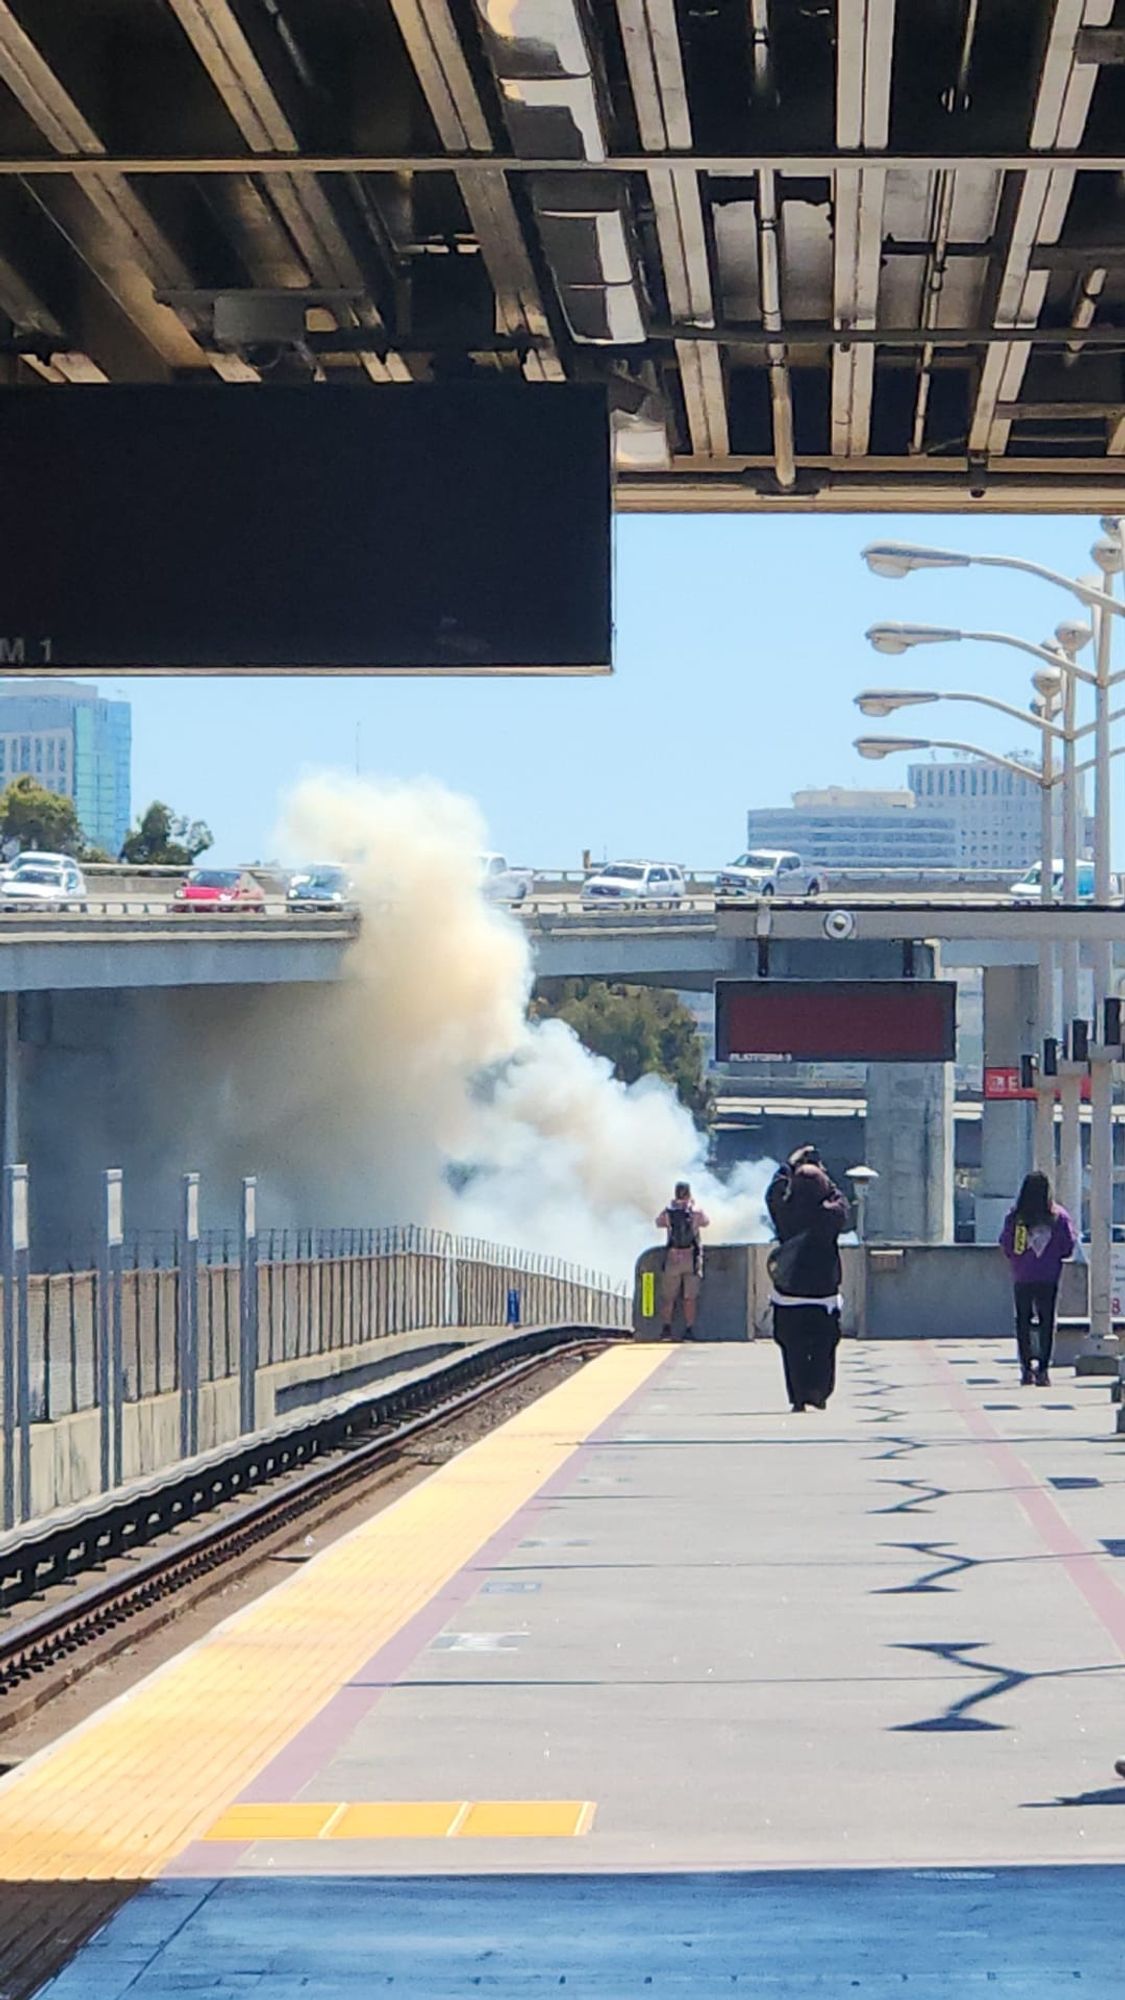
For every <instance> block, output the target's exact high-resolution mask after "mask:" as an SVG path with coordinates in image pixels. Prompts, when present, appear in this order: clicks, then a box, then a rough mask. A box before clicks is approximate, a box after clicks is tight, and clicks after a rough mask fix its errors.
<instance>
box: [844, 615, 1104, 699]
mask: <svg viewBox="0 0 1125 2000" xmlns="http://www.w3.org/2000/svg"><path fill="white" fill-rule="evenodd" d="M866 637H867V640H868V643H869V645H871V646H873V647H874V648H875V651H876V652H877V653H892V654H896V655H897V654H899V653H908V652H909V651H910V650H911V648H912V647H913V646H938V645H943V644H955V643H956V642H957V641H959V640H962V639H966V640H975V641H978V642H979V643H981V644H983V645H987V646H1011V647H1012V648H1013V649H1014V650H1015V651H1016V652H1018V653H1028V654H1030V656H1031V658H1032V659H1033V660H1044V661H1046V663H1047V665H1048V666H1053V667H1062V668H1064V669H1065V671H1066V672H1067V673H1074V674H1077V676H1078V678H1079V680H1082V681H1089V682H1090V683H1091V684H1094V683H1095V682H1096V681H1097V675H1096V674H1093V673H1091V671H1090V669H1089V667H1080V666H1079V664H1078V662H1077V660H1076V659H1075V658H1074V655H1075V653H1080V652H1081V651H1082V649H1083V647H1085V646H1088V645H1089V643H1090V640H1091V638H1092V637H1093V633H1092V631H1091V629H1090V627H1089V626H1088V625H1080V624H1078V623H1077V621H1075V620H1073V619H1064V620H1063V621H1062V623H1061V624H1060V625H1058V626H1057V627H1056V629H1055V639H1054V642H1051V641H1048V640H1044V641H1043V643H1042V644H1041V645H1038V646H1036V645H1035V644H1034V643H1033V641H1032V640H1030V639H1020V638H1017V636H1016V634H1015V633H1014V632H963V631H960V630H959V629H957V628H956V627H955V626H952V625H898V624H885V623H884V624H879V625H870V626H869V627H868V629H867V634H866ZM1118 678H1120V679H1123V680H1125V674H1122V675H1120V676H1119V677H1118Z"/></svg>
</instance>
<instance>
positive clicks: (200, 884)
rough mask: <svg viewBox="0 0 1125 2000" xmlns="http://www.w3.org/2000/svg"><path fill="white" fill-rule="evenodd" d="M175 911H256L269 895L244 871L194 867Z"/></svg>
mask: <svg viewBox="0 0 1125 2000" xmlns="http://www.w3.org/2000/svg"><path fill="white" fill-rule="evenodd" d="M172 907H173V909H175V910H256V911H258V912H259V913H261V914H263V915H264V913H265V907H266V892H265V890H264V889H263V888H262V885H261V883H260V882H257V881H255V879H254V877H253V875H251V874H250V873H249V872H248V871H247V870H246V869H245V868H193V869H192V871H191V874H190V875H189V876H188V878H187V881H186V882H181V884H180V886H179V888H178V889H177V890H176V893H175V896H174V897H173V899H172Z"/></svg>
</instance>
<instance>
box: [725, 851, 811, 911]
mask: <svg viewBox="0 0 1125 2000" xmlns="http://www.w3.org/2000/svg"><path fill="white" fill-rule="evenodd" d="M827 887H828V878H827V876H826V875H825V872H824V870H823V868H810V867H809V866H808V865H807V864H806V863H805V862H804V861H802V859H801V857H800V855H799V854H794V853H793V852H792V850H791V849H790V848H783V847H754V848H751V849H750V850H749V852H748V853H746V854H740V855H739V857H738V860H737V861H730V862H728V863H727V866H726V867H725V868H721V869H720V870H719V872H718V874H717V875H716V877H715V895H716V897H717V898H718V899H719V900H720V901H722V900H724V899H726V898H728V897H731V896H756V897H757V896H819V895H820V894H821V893H822V892H823V891H824V890H825V889H826V888H827Z"/></svg>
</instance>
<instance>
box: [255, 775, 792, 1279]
mask: <svg viewBox="0 0 1125 2000" xmlns="http://www.w3.org/2000/svg"><path fill="white" fill-rule="evenodd" d="M284 837H285V843H286V847H287V848H288V849H289V850H290V851H291V852H293V853H295V854H300V855H302V856H306V857H307V856H309V855H314V856H319V855H325V856H328V857H330V858H332V859H339V860H341V861H345V862H347V863H348V865H349V866H350V867H351V869H352V870H353V873H354V875H355V879H356V882H357V886H358V889H359V894H360V900H361V904H362V906H363V911H364V917H363V924H362V929H361V933H360V937H359V939H358V940H357V943H356V945H355V947H354V949H353V952H352V955H351V960H350V977H349V979H348V980H347V981H346V982H345V984H344V986H343V987H342V988H340V989H338V990H336V991H335V992H334V993H333V994H332V995H331V1000H330V1013H331V1016H332V1026H331V1031H330V1033H328V1034H327V1035H326V1047H330V1049H331V1059H330V1061H329V1062H328V1063H327V1064H325V1062H324V1061H323V1060H319V1061H318V1062H317V1063H316V1064H315V1066H314V1070H313V1072H312V1073H311V1074H309V1073H306V1079H305V1081H306V1085H310V1084H311V1086H312V1088H311V1091H309V1092H307V1110H308V1114H309V1119H310V1120H311V1121H312V1123H313V1124H315V1123H316V1122H317V1108H316V1100H317V1099H319V1100H320V1101H321V1102H322V1103H324V1104H326V1105H327V1104H328V1103H330V1104H331V1106H332V1111H331V1131H332V1139H331V1147H330V1152H335V1151H336V1150H337V1149H339V1148H341V1147H342V1149H343V1152H344V1154H345V1156H346V1159H347V1162H348V1165H347V1169H346V1181H347V1184H346V1185H345V1186H343V1187H341V1186H340V1185H339V1175H338V1173H337V1172H332V1171H330V1170H329V1168H328V1161H327V1160H324V1168H325V1182H324V1183H322V1189H323V1193H322V1201H321V1209H322V1211H323V1212H324V1213H325V1214H326V1216H327V1215H328V1214H335V1213H336V1212H337V1210H338V1209H339V1207H340V1204H341V1202H344V1203H346V1206H347V1207H348V1209H349V1210H353V1209H355V1208H356V1205H357V1202H358V1208H359V1210H360V1211H362V1219H363V1220H370V1219H372V1218H373V1217H374V1218H375V1219H387V1220H396V1221H397V1220H406V1219H410V1220H416V1221H422V1222H429V1223H433V1224H435V1225H437V1226H439V1227H443V1228H450V1229H455V1230H461V1231H464V1232H467V1233H469V1234H473V1235H479V1236H483V1237H488V1238H491V1239H492V1240H494V1241H497V1242H504V1243H510V1244H517V1245H522V1246H523V1247H525V1248H528V1249H534V1250H541V1251H545V1252H548V1253H553V1254H556V1255H560V1256H566V1257H570V1258H572V1259H574V1260H575V1261H577V1262H579V1263H582V1264H587V1265H592V1266H596V1267H597V1268H599V1269H603V1270H613V1271H619V1272H622V1273H624V1272H626V1271H628V1270H629V1269H631V1267H632V1264H633V1260H634V1258H635V1256H636V1255H637V1252H638V1250H639V1249H640V1248H641V1247H643V1245H644V1244H645V1243H646V1242H649V1241H651V1239H652V1233H653V1217H654V1216H655V1214H656V1213H657V1211H658V1209H659V1208H661V1207H662V1206H663V1204H664V1202H665V1200H666V1199H667V1198H668V1196H669V1194H670V1192H671V1188H672V1184H673V1182H674V1181H676V1180H677V1179H680V1178H683V1177H685V1176H686V1177H687V1178H689V1179H690V1180H691V1181H692V1184H693V1187H694V1188H695V1190H696V1193H697V1197H698V1198H699V1199H700V1200H701V1201H702V1203H703V1205H704V1207H705V1208H706V1209H707V1211H708V1214H709V1215H710V1216H711V1219H712V1225H713V1227H712V1232H711V1239H712V1240H713V1241H716V1242H719V1241H723V1240H728V1241H729V1240H734V1239H745V1238H746V1237H748V1236H758V1235H761V1234H762V1233H763V1226H764V1225H763V1208H762V1195H763V1192H764V1186H765V1179H766V1170H765V1169H764V1168H763V1167H760V1166H759V1167H755V1168H752V1169H749V1170H744V1172H743V1173H742V1174H741V1176H739V1177H738V1178H737V1179H736V1180H735V1181H734V1182H733V1183H731V1184H722V1183H720V1182H718V1181H717V1180H715V1179H714V1177H713V1176H711V1175H709V1174H708V1172H707V1170H706V1167H705V1164H704V1158H703V1147H702V1142H701V1138H700V1135H699V1133H698V1132H697V1130H696V1128H695V1126H694V1124H693V1122H692V1120H691V1118H690V1116H689V1115H688V1113H687V1112H686V1111H685V1110H684V1109H683V1108H682V1107H681V1106H680V1104H679V1103H678V1101H677V1099H676V1098H675V1096H674V1094H673V1092H672V1091H671V1090H669V1089H668V1088H667V1086H666V1085H664V1084H663V1083H662V1082H660V1081H659V1080H658V1079H656V1078H646V1079H643V1080H642V1081H641V1082H639V1083H637V1084H635V1085H632V1086H631V1087H626V1086H624V1085H622V1084H620V1083H618V1082H617V1081H616V1080H615V1079H614V1077H613V1075H612V1072H611V1069H610V1066H609V1064H608V1063H607V1062H604V1061H603V1060H602V1059H600V1058H599V1057H596V1056H592V1055H591V1054H589V1052H588V1051H587V1050H586V1049H584V1048H583V1047H582V1045H581V1044H580V1042H579V1041H578V1040H577V1038H576V1037H575V1035H573V1034H572V1032H571V1031H570V1029H569V1028H567V1027H566V1026H565V1024H563V1023H562V1022H560V1021H546V1022H542V1023H532V1022H529V1021H528V1019H527V1003H528V1000H529V997H530V994H531V988H532V980H533V967H532V959H531V951H530V947H529V943H528V939H527V937H526V935H525V933H524V932H523V930H522V929H521V927H520V925H519V924H518V922H517V921H516V920H514V919H513V918H512V917H510V916H509V915H508V914H507V913H506V912H504V911H501V910H498V909H495V908H493V907H490V906H489V905H488V904H487V903H486V901H485V900H484V898H483V896H482V895H481V893H480V888H479V872H478V862H477V857H478V855H479V854H480V852H481V851H482V850H483V849H484V847H485V846H486V844H487V842H486V834H485V828H484V825H483V823H482V821H481V818H480V815H479V813H478V812H477V809H476V807H475V806H474V805H473V804H472V802H471V801H469V800H467V799H465V798H462V797H458V796H455V795H454V794H452V793H450V792H448V791H447V790H445V789H444V788H443V787H441V786H438V785H435V784H430V783H416V784H409V785H393V784H388V785H380V786H372V785H367V784H360V783H358V782H351V781H341V780H338V779H315V780H309V781H307V782H305V783H304V784H302V785H301V786H300V787H299V788H298V790H297V791H296V793H295V794H294V795H293V797H292V799H291V801H290V804H289V808H288V811H287V813H286V817H285V823H284ZM325 1026H326V1028H327V1023H326V1024H325ZM312 1138H313V1134H312V1132H311V1131H309V1130H308V1129H306V1130H305V1132H304V1134H303V1138H302V1144H303V1145H307V1144H308V1143H309V1142H310V1140H312ZM315 1150H316V1151H317V1152H318V1153H319V1154H321V1156H322V1158H323V1154H324V1148H323V1147H322V1146H316V1147H315ZM451 1168H453V1169H455V1170H459V1171H455V1173H454V1175H453V1184H451V1176H450V1169H451ZM333 1182H335V1183H336V1185H335V1186H333V1185H332V1183H333Z"/></svg>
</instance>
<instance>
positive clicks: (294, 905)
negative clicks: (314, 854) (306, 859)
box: [285, 861, 356, 911]
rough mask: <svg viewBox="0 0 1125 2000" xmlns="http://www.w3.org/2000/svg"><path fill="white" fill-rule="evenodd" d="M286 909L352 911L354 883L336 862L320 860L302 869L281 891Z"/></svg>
mask: <svg viewBox="0 0 1125 2000" xmlns="http://www.w3.org/2000/svg"><path fill="white" fill-rule="evenodd" d="M285 907H286V909H289V910H309V911H313V910H354V909H355V907H356V890H355V883H354V881H353V880H352V878H351V876H350V875H349V873H348V871H347V869H346V868H343V867H341V866H340V864H339V863H338V862H335V861H332V862H328V861H322V862H317V863H315V864H314V865H313V866H312V867H309V868H302V869H301V870H300V871H299V872H298V873H297V874H296V875H294V876H293V877H292V879H291V880H290V883H289V887H288V889H287V890H286V892H285Z"/></svg>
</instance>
